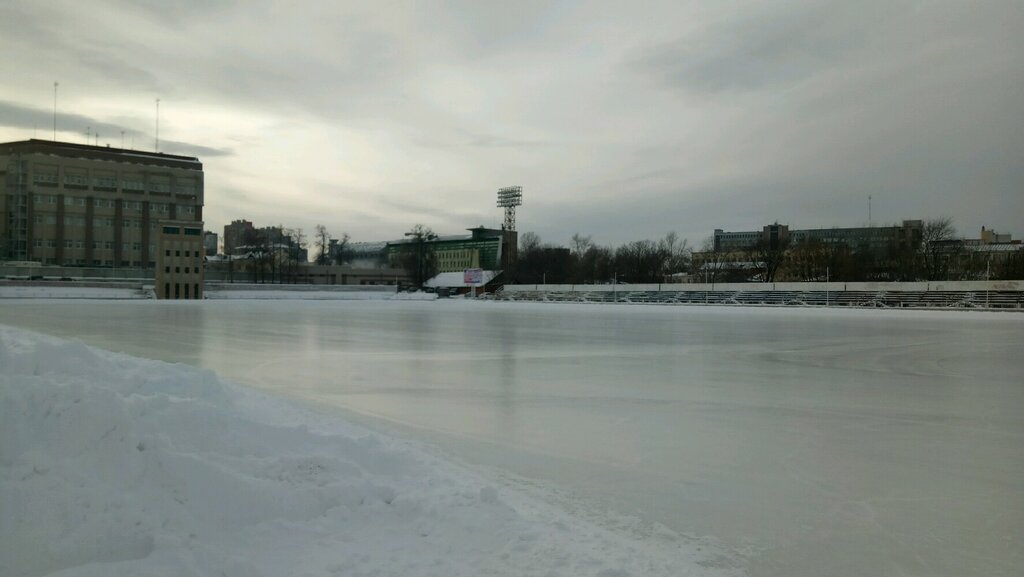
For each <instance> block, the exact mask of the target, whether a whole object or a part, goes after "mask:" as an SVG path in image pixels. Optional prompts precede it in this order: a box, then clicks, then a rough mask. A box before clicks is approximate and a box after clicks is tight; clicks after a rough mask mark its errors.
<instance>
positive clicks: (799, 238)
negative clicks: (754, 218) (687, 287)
mask: <svg viewBox="0 0 1024 577" xmlns="http://www.w3.org/2000/svg"><path fill="white" fill-rule="evenodd" d="M923 231H924V224H923V223H922V221H920V220H904V221H903V222H902V223H901V224H898V225H893V226H864V227H850V228H809V229H802V230H790V228H789V226H788V225H785V224H779V223H775V224H769V225H766V226H764V227H763V228H762V229H761V230H760V231H742V232H726V231H724V230H722V229H715V234H714V250H715V252H725V253H731V252H738V251H744V250H747V249H750V248H753V247H754V246H757V245H758V244H761V245H763V246H767V247H770V248H778V247H784V246H787V245H792V244H798V243H801V242H808V241H819V242H822V243H826V244H843V245H846V246H847V247H849V248H850V249H851V250H853V251H858V250H871V251H876V252H881V251H884V250H906V249H916V248H917V247H918V246H919V245H920V244H921V239H922V236H923Z"/></svg>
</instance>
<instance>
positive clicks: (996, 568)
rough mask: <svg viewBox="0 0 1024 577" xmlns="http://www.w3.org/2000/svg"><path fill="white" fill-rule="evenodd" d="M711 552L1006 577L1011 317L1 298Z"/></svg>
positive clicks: (1019, 450) (1014, 371)
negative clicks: (702, 540) (560, 493)
mask: <svg viewBox="0 0 1024 577" xmlns="http://www.w3.org/2000/svg"><path fill="white" fill-rule="evenodd" d="M0 323H6V324H10V325H14V326H20V327H25V328H30V329H34V330H38V331H40V332H45V333H49V334H55V335H59V336H65V337H76V338H80V339H82V340H83V341H85V342H86V343H88V344H92V345H96V346H100V347H104V348H107V349H111V350H116V351H124V352H127V353H130V354H133V355H138V356H143V357H150V358H157V359H162V360H169V361H180V362H184V363H189V364H193V365H197V366H201V367H206V368H210V369H213V370H215V371H217V372H218V373H220V374H221V375H222V376H224V377H227V378H229V379H231V380H235V381H238V382H242V383H246V384H250V385H252V386H255V387H258V388H261V389H267V390H272V391H275V392H279V393H281V394H285V395H288V396H292V397H296V398H301V399H303V400H306V401H309V402H311V403H313V404H316V405H318V406H322V407H332V408H335V409H337V410H339V411H341V412H343V413H344V414H345V415H346V416H347V417H349V418H354V419H356V420H358V421H359V422H361V423H363V424H368V425H370V426H373V427H376V428H378V429H380V430H382V431H385V432H388V433H394V434H397V435H401V436H406V437H414V438H420V439H424V440H426V441H428V442H429V443H431V444H433V445H435V446H437V447H439V448H440V449H441V450H442V451H443V452H445V453H447V454H449V455H452V456H454V457H456V458H458V459H460V460H462V461H465V462H467V463H471V464H474V465H478V466H482V467H494V468H495V470H496V471H497V472H499V474H500V471H508V472H510V473H512V474H514V475H518V476H522V477H526V478H529V479H535V480H539V481H541V482H543V483H544V484H546V485H551V486H555V487H561V488H564V489H568V490H571V491H573V492H574V493H575V494H576V495H577V496H580V497H583V498H585V499H589V500H592V501H593V502H594V503H598V504H600V505H602V506H607V507H610V508H612V509H615V510H617V511H620V512H623V513H634V514H637V515H639V516H640V517H642V518H644V519H647V520H652V521H658V522H661V523H664V524H665V525H667V526H669V527H671V528H672V529H674V530H676V531H679V532H681V533H685V534H690V535H697V536H711V537H714V538H716V539H718V540H720V541H721V543H722V544H723V546H724V547H726V548H728V549H730V550H732V551H736V552H738V553H739V554H741V555H742V556H743V557H744V558H745V563H746V568H747V571H748V572H749V574H750V575H753V576H762V575H778V576H820V575H837V576H849V577H853V576H858V577H859V576H862V575H922V576H924V575H929V576H930V575H939V576H951V577H952V576H957V577H959V576H962V575H986V576H1003V575H1005V576H1010V575H1019V574H1020V568H1021V567H1022V566H1024V543H1022V539H1024V538H1022V537H1021V536H1022V535H1024V364H1022V360H1021V359H1022V357H1024V315H1019V314H1009V313H1001V314H1000V313H972V312H928V311H914V312H911V311H871V310H853V311H847V310H807V309H791V308H784V309H754V308H715V307H709V308H704V307H698V308H687V307H643V306H628V305H623V306H618V305H610V306H609V305H605V306H599V305H545V304H533V303H491V302H462V301H450V302H443V301H438V302H370V301H366V302H274V301H259V302H251V301H249V302H246V301H237V302H152V301H147V302H85V301H31V302H17V301H0Z"/></svg>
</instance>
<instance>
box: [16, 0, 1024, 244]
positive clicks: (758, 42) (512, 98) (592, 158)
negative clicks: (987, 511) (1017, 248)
mask: <svg viewBox="0 0 1024 577" xmlns="http://www.w3.org/2000/svg"><path fill="white" fill-rule="evenodd" d="M199 4H201V6H200V7H196V3H195V2H193V0H187V1H184V2H183V3H177V4H172V3H164V2H148V1H147V2H143V3H138V2H128V1H127V0H93V1H91V2H90V1H85V0H78V1H75V2H71V1H61V0H54V2H51V3H38V2H29V1H19V0H12V1H11V2H8V3H4V4H2V5H0V34H3V35H4V37H5V40H7V44H6V45H5V52H3V53H2V54H0V74H2V75H3V76H4V78H7V79H9V80H10V82H7V83H5V85H4V86H2V87H0V125H3V126H9V127H17V128H32V127H38V128H39V130H41V131H45V128H46V127H48V126H49V123H50V116H49V114H50V113H49V111H48V110H47V109H46V106H47V96H48V94H47V92H48V87H49V85H50V83H51V82H52V81H53V79H59V80H61V90H62V93H61V94H62V101H63V100H64V99H65V97H64V94H65V92H64V90H65V86H67V87H68V99H69V101H70V100H72V99H74V98H76V97H77V98H78V99H79V101H80V102H82V103H83V104H81V105H80V106H79V107H78V108H76V109H74V111H75V112H76V113H77V114H75V115H71V114H68V115H64V114H63V113H62V117H61V119H60V120H59V123H60V125H61V126H62V127H66V128H67V130H68V131H69V132H75V131H77V132H84V130H85V126H87V125H91V126H93V127H94V129H98V130H99V131H100V132H101V134H104V135H106V134H108V133H109V135H110V136H111V138H112V137H113V135H115V134H117V135H119V134H120V132H119V131H120V130H122V129H126V130H132V131H135V132H136V133H137V134H138V138H145V139H146V140H147V141H148V140H151V138H152V136H151V129H152V127H151V124H152V119H150V118H146V117H145V115H134V116H133V115H132V114H131V113H118V112H117V111H111V110H109V109H110V108H111V107H110V106H109V105H104V108H103V112H102V113H100V112H94V111H93V110H91V109H89V108H87V106H88V105H90V104H92V105H95V104H94V103H96V102H101V103H104V104H106V103H107V102H108V101H112V100H115V99H118V98H120V99H121V100H122V101H123V102H129V103H130V102H142V103H145V104H143V106H145V107H147V108H146V109H145V112H146V113H148V112H149V108H148V107H150V106H151V103H152V101H153V98H155V97H158V96H159V97H162V98H164V101H165V102H168V110H172V111H173V110H175V106H179V105H180V107H181V108H180V109H179V110H184V109H185V108H186V105H190V104H197V105H201V106H198V108H201V109H202V110H204V111H206V112H205V115H204V117H203V120H202V123H200V122H192V121H189V120H185V121H183V120H182V119H181V118H176V119H174V121H173V122H168V125H169V126H171V127H173V129H174V130H175V132H174V133H173V134H172V133H170V132H168V136H173V137H174V138H175V139H176V140H178V141H182V142H180V143H179V142H173V143H172V142H169V141H165V143H164V149H165V150H167V151H168V152H172V147H173V148H174V150H173V151H177V152H180V153H184V154H194V155H197V156H199V157H200V158H204V157H209V158H210V159H211V162H210V163H209V164H208V165H207V166H208V179H207V181H208V186H209V190H208V194H207V198H208V203H209V205H210V206H208V210H207V211H206V213H207V214H208V215H218V214H223V215H228V216H231V217H236V218H237V217H240V216H241V217H244V216H246V214H247V211H249V212H252V213H253V218H257V215H259V216H265V217H266V218H272V219H280V218H292V219H295V220H296V222H295V223H285V224H290V225H294V226H304V227H306V228H311V227H312V225H313V224H314V223H315V222H316V221H327V223H328V224H330V222H329V221H330V219H331V218H334V219H336V220H337V222H338V224H337V225H334V226H332V228H337V229H344V230H350V231H351V232H352V233H353V235H354V236H355V237H356V238H360V239H372V238H378V237H379V238H393V237H395V236H396V235H400V234H401V232H403V231H405V230H408V227H409V226H411V225H412V224H414V222H416V221H417V220H428V221H429V223H430V224H432V226H435V228H436V229H438V230H439V232H448V230H447V229H449V228H450V229H453V231H456V232H457V231H458V230H460V229H462V228H465V227H467V226H472V225H476V224H497V222H498V221H499V220H500V218H501V215H500V211H497V210H496V209H494V207H493V202H492V199H491V198H490V197H489V196H487V195H483V194H480V195H477V194H475V193H470V192H467V191H472V190H480V191H490V190H494V189H496V188H497V187H498V186H501V185H503V184H509V183H521V184H523V185H524V187H525V199H524V202H525V205H524V207H523V208H522V209H521V211H520V219H519V222H520V226H521V228H523V229H524V230H535V231H536V232H538V233H540V234H541V235H542V236H543V237H544V238H545V239H547V240H551V241H567V240H568V237H569V235H571V234H572V233H573V232H583V233H588V234H593V235H594V236H595V238H597V239H605V240H604V241H603V242H621V241H625V240H633V239H636V238H642V237H647V236H656V235H661V234H664V232H666V231H668V230H673V229H674V230H677V231H679V232H680V233H682V234H684V235H686V236H689V237H690V240H691V242H694V243H696V242H699V240H700V238H703V237H705V236H707V235H708V234H710V232H711V230H713V229H714V228H717V227H721V228H733V229H740V228H754V227H759V226H761V225H762V224H765V223H767V222H771V221H774V220H776V219H777V220H779V221H780V222H789V223H791V224H793V225H794V226H831V225H848V224H857V223H859V222H861V221H863V220H865V219H866V214H864V213H866V197H867V195H868V194H871V195H873V196H874V199H875V207H876V220H879V221H887V222H891V221H896V220H900V219H902V218H921V217H925V218H926V217H928V216H931V215H935V214H949V215H952V216H953V217H954V219H955V220H956V222H957V224H958V226H959V227H960V228H961V229H962V230H965V231H968V232H973V231H974V230H975V229H977V228H979V227H980V226H981V225H983V224H984V225H986V226H993V227H995V228H997V229H1004V230H1009V231H1010V232H1014V233H1015V235H1016V236H1020V233H1021V232H1024V230H1021V229H1020V227H1021V223H1020V222H1019V216H1015V215H1019V214H1022V213H1024V206H1022V203H1024V200H1022V199H1024V194H1021V182H1024V174H1022V169H1021V167H1022V166H1024V158H1022V153H1021V151H1022V150H1024V137H1022V136H1021V135H1022V134H1024V117H1022V116H1021V115H1020V114H1018V112H1017V111H1018V108H1019V103H1020V102H1022V101H1024V37H1022V36H1021V35H1020V34H1019V30H1021V29H1024V5H1022V4H1021V3H1019V2H1017V1H1015V0H992V1H989V2H984V3H962V2H959V1H954V0H935V1H932V2H910V1H905V2H904V1H895V2H891V1H882V0H869V1H867V2H849V3H840V4H836V3H820V2H812V1H809V0H787V1H784V2H771V3H765V2H737V3H727V4H726V3H706V2H692V3H687V2H677V1H667V2H663V3H662V2H657V1H654V2H645V3H643V5H641V6H626V5H624V4H622V3H619V2H607V3H602V2H588V3H584V4H571V3H561V4H556V5H552V4H550V3H541V2H537V3H533V2H526V3H516V4H514V5H501V6H497V5H493V4H488V5H480V4H479V3H475V2H470V3H459V2H454V3H440V4H431V5H430V6H426V5H422V4H415V5H413V6H412V7H409V6H389V5H382V4H375V3H370V4H365V3H364V4H358V3H357V4H334V3H322V4H309V5H306V6H305V7H304V9H303V10H296V9H294V7H292V6H290V5H285V4H283V3H278V2H274V1H272V0H256V1H254V2H246V3H238V2H233V1H230V0H224V1H221V2H217V3H216V4H215V5H213V6H208V5H207V3H205V2H203V3H199ZM196 10H203V17H202V18H191V17H181V15H182V14H191V13H193V12H194V11H196ZM27 62H31V63H32V66H30V67H29V66H26V65H25V63H27ZM172 103H180V104H172ZM68 106H69V108H68V109H67V110H68V111H69V112H70V111H71V110H72V109H71V108H70V106H71V104H69V105H68ZM221 111H222V112H223V114H221ZM169 120H171V119H169ZM222 120H223V125H221V124H220V123H221V121H222ZM123 127H127V128H123ZM143 135H145V136H143ZM185 142H190V143H192V142H194V143H199V144H198V146H197V145H195V144H191V145H190V144H185ZM314 181H315V182H314ZM231 191H245V192H244V196H243V195H242V194H234V193H232V192H231ZM424 191H429V192H424ZM275 203H279V204H275ZM303 207H307V208H306V209H304V208H303ZM332 211H333V212H332ZM309 213H311V214H309ZM481 219H483V220H485V222H482V223H481V222H479V221H480V220H481ZM487 219H489V221H487ZM346 222H348V224H345V223H346Z"/></svg>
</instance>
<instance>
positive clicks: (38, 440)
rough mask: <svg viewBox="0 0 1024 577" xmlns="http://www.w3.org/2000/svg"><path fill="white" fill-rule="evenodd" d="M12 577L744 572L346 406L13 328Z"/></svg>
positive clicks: (6, 341) (2, 403) (5, 534)
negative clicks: (498, 474) (432, 448)
mask: <svg viewBox="0 0 1024 577" xmlns="http://www.w3.org/2000/svg"><path fill="white" fill-rule="evenodd" d="M0 367H2V369H3V371H2V373H0V575H3V576H5V577H35V576H42V575H50V576H53V577H58V576H72V575H74V576H96V577H100V576H102V577H106V576H109V575H131V576H161V577H163V576H166V577H172V576H173V577H186V576H197V577H198V576H202V577H206V576H225V577H234V576H239V577H254V576H260V575H266V576H274V577H279V576H287V575H296V576H305V575H310V576H313V575H316V576H320V575H325V576H326V575H351V576H357V575H382V576H383V575H395V576H417V575H437V576H445V577H449V576H457V575H465V576H467V577H468V576H479V575H508V576H525V575H553V576H557V575H566V576H569V575H572V576H577V575H594V576H599V577H624V576H627V575H666V576H668V575H696V574H700V575H719V574H721V575H726V574H735V573H736V572H735V571H729V570H726V569H716V568H715V567H716V565H718V566H721V565H728V563H725V562H724V560H723V559H721V558H716V557H715V556H714V554H713V553H712V552H711V551H710V550H709V549H707V546H706V545H705V546H704V547H703V548H702V547H701V543H699V542H697V541H693V540H685V539H681V538H680V537H678V536H676V535H674V534H672V533H671V532H669V531H668V530H666V529H664V528H661V527H658V526H656V525H652V524H644V523H640V522H637V521H635V520H629V519H614V518H612V517H604V516H600V515H591V516H590V518H589V519H588V518H586V517H585V516H584V515H583V514H582V511H580V512H577V514H569V513H567V512H565V511H564V510H561V509H560V508H559V507H558V506H555V505H553V504H552V502H551V501H552V499H555V496H554V495H553V494H546V493H544V492H543V491H539V490H530V489H529V487H527V486H525V485H519V484H517V483H514V482H511V481H509V480H507V479H506V480H505V481H499V480H498V479H496V478H486V477H482V476H481V475H480V474H478V473H474V472H470V471H469V470H467V469H465V468H462V467H460V466H457V465H454V464H452V463H450V462H446V461H444V460H440V459H439V458H437V457H435V456H432V455H430V454H428V453H427V452H424V451H423V450H421V449H419V448H417V447H416V446H414V445H412V444H409V443H406V442H401V441H397V440H394V439H391V438H387V437H383V436H381V435H379V434H374V433H371V432H369V431H367V430H364V429H362V428H360V427H358V426H355V425H352V424H348V423H346V422H344V421H342V420H340V419H339V418H338V417H337V416H332V415H325V414H321V413H315V412H312V411H310V410H308V409H302V408H299V407H297V406H294V405H293V404H290V403H288V402H287V401H284V400H281V399H279V398H275V397H270V396H266V395H264V394H262V393H258V392H255V391H253V390H251V389H247V388H244V387H239V386H235V385H232V384H229V383H227V382H224V381H222V380H221V379H220V378H218V377H217V376H216V375H215V374H214V373H212V372H210V371H206V370H202V369H197V368H193V367H190V366H185V365H177V364H167V363H163V362H159V361H151V360H143V359H138V358H133V357H129V356H125V355H121V354H115V353H109V352H105V351H100V350H96V349H92V348H89V347H87V346H85V345H82V344H80V343H75V342H68V341H62V340H58V339H55V338H52V337H46V336H42V335H38V334H36V333H31V332H26V331H23V330H18V329H12V328H7V327H0Z"/></svg>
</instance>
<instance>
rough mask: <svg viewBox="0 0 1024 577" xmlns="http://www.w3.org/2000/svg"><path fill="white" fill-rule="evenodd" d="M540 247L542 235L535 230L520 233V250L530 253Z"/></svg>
mask: <svg viewBox="0 0 1024 577" xmlns="http://www.w3.org/2000/svg"><path fill="white" fill-rule="evenodd" d="M538 248H540V237H539V236H537V233H535V232H524V233H523V234H521V235H519V252H520V253H528V252H530V251H533V250H536V249H538Z"/></svg>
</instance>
